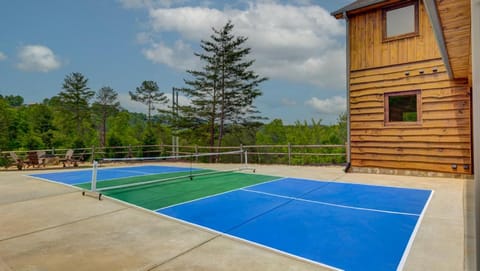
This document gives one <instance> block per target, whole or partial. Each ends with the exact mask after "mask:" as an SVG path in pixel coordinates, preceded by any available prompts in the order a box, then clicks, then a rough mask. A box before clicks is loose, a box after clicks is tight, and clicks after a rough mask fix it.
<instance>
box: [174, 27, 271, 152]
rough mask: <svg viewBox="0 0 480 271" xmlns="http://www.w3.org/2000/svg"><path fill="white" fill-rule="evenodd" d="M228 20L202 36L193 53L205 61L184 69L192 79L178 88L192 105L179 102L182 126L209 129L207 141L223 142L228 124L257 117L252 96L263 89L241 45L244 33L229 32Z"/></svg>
mask: <svg viewBox="0 0 480 271" xmlns="http://www.w3.org/2000/svg"><path fill="white" fill-rule="evenodd" d="M233 27H234V25H233V24H232V23H231V22H230V21H229V22H228V23H227V24H226V25H225V26H223V27H222V28H221V29H219V30H217V29H215V28H213V29H212V30H213V32H214V33H213V34H212V35H211V36H210V40H202V41H201V45H200V46H201V48H202V49H203V52H202V53H195V56H197V57H199V58H200V60H201V61H202V62H203V63H204V66H203V68H202V70H187V73H189V74H190V75H191V77H192V79H189V80H185V84H186V85H187V87H184V88H181V89H179V90H180V91H181V92H183V93H184V94H185V95H186V96H187V97H189V98H190V99H191V103H192V104H191V105H188V106H181V107H180V111H181V113H182V116H183V120H187V121H186V122H185V121H184V122H183V123H182V124H183V125H184V127H192V126H195V127H196V128H200V129H202V130H207V131H208V132H207V133H208V144H209V145H210V146H212V147H213V146H214V145H215V143H216V144H217V145H218V146H221V145H222V139H223V137H224V136H225V134H226V126H227V125H237V124H243V123H246V122H249V121H252V120H255V119H258V118H259V117H258V116H257V115H256V114H258V113H259V112H258V111H257V110H256V108H255V106H254V104H253V103H254V100H255V98H257V97H258V96H260V95H261V94H262V93H261V91H260V89H259V88H258V86H259V84H260V83H261V82H263V81H265V80H267V78H265V77H260V76H259V75H257V74H256V73H255V72H254V71H253V70H251V66H252V65H253V63H254V60H245V58H246V57H247V56H248V55H249V53H250V48H246V47H243V45H244V43H245V42H246V41H247V38H246V37H243V36H238V37H236V36H235V35H233V34H232V31H233Z"/></svg>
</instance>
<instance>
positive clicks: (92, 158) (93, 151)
mask: <svg viewBox="0 0 480 271" xmlns="http://www.w3.org/2000/svg"><path fill="white" fill-rule="evenodd" d="M90 160H91V162H93V161H95V146H92V157H91V159H90Z"/></svg>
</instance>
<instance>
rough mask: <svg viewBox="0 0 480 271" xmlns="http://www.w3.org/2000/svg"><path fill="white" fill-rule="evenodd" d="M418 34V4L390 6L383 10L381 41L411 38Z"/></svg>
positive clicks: (408, 3)
mask: <svg viewBox="0 0 480 271" xmlns="http://www.w3.org/2000/svg"><path fill="white" fill-rule="evenodd" d="M417 34H418V3H417V2H416V1H415V2H411V1H409V2H407V3H405V4H401V5H396V6H391V7H388V8H386V9H384V10H383V40H384V41H388V40H393V39H400V38H406V37H412V36H415V35H417Z"/></svg>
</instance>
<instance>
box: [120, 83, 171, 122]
mask: <svg viewBox="0 0 480 271" xmlns="http://www.w3.org/2000/svg"><path fill="white" fill-rule="evenodd" d="M128 93H129V94H130V98H131V99H132V100H134V101H137V102H140V103H143V104H145V105H146V106H147V107H148V123H149V124H151V119H152V111H153V110H155V105H156V104H167V103H168V98H167V96H165V94H164V93H162V92H160V89H159V88H158V85H157V83H156V82H155V81H143V82H142V84H141V85H140V86H139V87H137V88H136V90H135V92H131V91H129V92H128Z"/></svg>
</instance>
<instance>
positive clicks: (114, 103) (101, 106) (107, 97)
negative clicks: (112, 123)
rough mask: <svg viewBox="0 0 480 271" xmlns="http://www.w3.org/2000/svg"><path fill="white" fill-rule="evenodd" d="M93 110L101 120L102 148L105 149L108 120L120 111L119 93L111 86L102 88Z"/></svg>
mask: <svg viewBox="0 0 480 271" xmlns="http://www.w3.org/2000/svg"><path fill="white" fill-rule="evenodd" d="M92 108H93V110H94V112H96V113H97V115H98V116H99V119H100V146H102V147H104V146H105V145H106V142H107V119H108V117H109V116H110V115H112V114H113V113H114V112H116V111H118V110H119V109H120V102H119V101H118V93H117V92H116V91H115V90H113V89H112V88H111V87H109V86H105V87H102V88H101V89H99V90H98V92H97V95H96V99H95V102H94V103H93V105H92Z"/></svg>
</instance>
